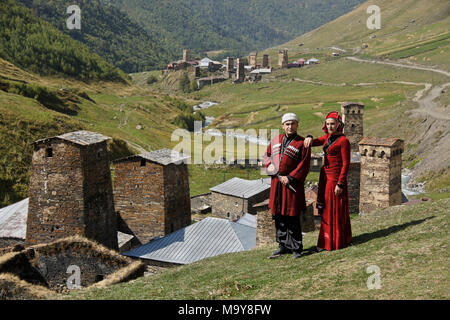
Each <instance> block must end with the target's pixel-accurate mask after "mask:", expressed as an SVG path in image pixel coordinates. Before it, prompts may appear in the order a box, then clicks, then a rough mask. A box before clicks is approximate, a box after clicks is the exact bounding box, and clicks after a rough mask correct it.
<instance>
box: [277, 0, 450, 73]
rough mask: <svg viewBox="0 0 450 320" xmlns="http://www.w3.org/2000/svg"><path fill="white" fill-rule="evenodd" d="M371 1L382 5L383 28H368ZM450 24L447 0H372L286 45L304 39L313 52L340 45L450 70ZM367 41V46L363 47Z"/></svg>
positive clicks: (352, 50)
mask: <svg viewBox="0 0 450 320" xmlns="http://www.w3.org/2000/svg"><path fill="white" fill-rule="evenodd" d="M370 5H377V6H379V8H380V17H381V29H374V30H371V29H368V28H367V25H366V21H367V20H368V18H369V17H370V14H368V13H367V12H366V9H367V8H368V7H369V6H370ZM449 26H450V6H449V5H448V1H446V0H435V1H433V2H429V1H423V0H394V1H392V0H380V1H372V0H371V1H367V2H365V3H364V4H363V5H361V6H359V7H358V8H356V9H355V10H353V11H351V12H349V13H347V14H345V15H343V16H341V17H339V18H338V19H336V20H334V21H331V22H329V23H327V24H325V25H323V26H321V27H320V28H317V29H315V30H313V31H311V32H308V33H306V34H304V35H301V36H300V37H298V38H296V39H294V40H292V41H289V42H288V43H285V44H283V47H286V48H289V49H292V50H294V48H298V44H300V43H303V44H304V47H306V48H309V49H310V50H311V52H313V51H314V50H313V49H315V48H322V49H325V48H332V47H337V48H341V49H344V50H346V51H347V54H358V55H361V56H362V57H370V58H388V59H406V60H407V61H408V62H412V63H419V64H428V65H434V66H439V67H441V68H443V69H445V70H447V71H450V30H449ZM364 43H365V44H367V48H362V46H363V44H364ZM330 50H331V49H330ZM334 50H335V51H336V49H334Z"/></svg>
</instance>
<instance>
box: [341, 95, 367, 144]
mask: <svg viewBox="0 0 450 320" xmlns="http://www.w3.org/2000/svg"><path fill="white" fill-rule="evenodd" d="M341 114H342V121H343V122H344V123H345V126H344V134H345V136H346V137H347V138H348V140H349V141H350V146H351V151H352V152H358V151H359V145H358V142H359V141H361V139H362V138H363V115H364V104H362V103H355V102H345V103H343V104H342V105H341Z"/></svg>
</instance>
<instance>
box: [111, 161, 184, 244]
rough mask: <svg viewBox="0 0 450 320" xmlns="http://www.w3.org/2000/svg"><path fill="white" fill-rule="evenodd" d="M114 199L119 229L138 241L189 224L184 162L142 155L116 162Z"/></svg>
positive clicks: (145, 241)
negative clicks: (153, 159) (163, 162)
mask: <svg viewBox="0 0 450 320" xmlns="http://www.w3.org/2000/svg"><path fill="white" fill-rule="evenodd" d="M114 201H115V206H116V210H117V212H118V215H119V231H121V232H124V233H128V234H132V235H134V236H136V238H137V239H138V241H139V242H140V243H147V242H149V241H150V240H152V239H153V238H155V237H158V236H164V235H166V234H169V233H171V232H174V231H176V230H178V229H181V228H184V227H186V226H188V225H190V224H191V203H190V195H189V176H188V169H187V166H186V165H185V164H180V165H175V164H169V165H166V166H163V165H161V164H158V163H154V162H151V161H147V160H145V159H143V158H141V157H132V158H129V159H125V160H121V161H118V162H115V177H114Z"/></svg>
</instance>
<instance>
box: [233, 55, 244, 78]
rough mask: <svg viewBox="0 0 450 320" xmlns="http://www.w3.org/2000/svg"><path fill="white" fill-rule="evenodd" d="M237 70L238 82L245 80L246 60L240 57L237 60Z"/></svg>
mask: <svg viewBox="0 0 450 320" xmlns="http://www.w3.org/2000/svg"><path fill="white" fill-rule="evenodd" d="M236 65H237V70H236V79H235V81H237V82H243V81H244V78H245V69H244V61H243V60H242V59H240V58H238V59H237V60H236Z"/></svg>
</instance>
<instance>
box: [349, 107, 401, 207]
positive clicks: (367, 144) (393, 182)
mask: <svg viewBox="0 0 450 320" xmlns="http://www.w3.org/2000/svg"><path fill="white" fill-rule="evenodd" d="M341 113H342V120H343V122H344V124H345V126H344V134H345V135H346V136H347V138H348V139H349V141H350V145H351V162H350V169H349V173H348V177H347V179H348V187H349V201H350V212H359V213H360V214H364V213H368V212H370V211H372V210H374V209H377V208H383V207H388V206H393V205H399V204H401V203H402V189H401V171H402V153H403V148H404V147H403V140H400V139H397V138H375V137H364V136H363V115H364V105H363V104H361V103H353V102H349V103H343V104H342V105H341Z"/></svg>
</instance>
